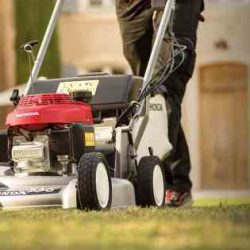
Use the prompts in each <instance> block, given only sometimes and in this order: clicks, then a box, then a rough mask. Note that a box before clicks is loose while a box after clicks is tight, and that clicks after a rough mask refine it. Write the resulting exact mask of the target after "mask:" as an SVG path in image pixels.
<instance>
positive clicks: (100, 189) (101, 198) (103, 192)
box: [96, 162, 110, 208]
mask: <svg viewBox="0 0 250 250" xmlns="http://www.w3.org/2000/svg"><path fill="white" fill-rule="evenodd" d="M96 194H97V199H98V202H99V204H100V206H101V207H102V208H106V207H107V205H108V202H109V196H110V190H109V178H108V173H107V169H106V167H105V165H104V163H102V162H100V163H99V164H98V165H97V168H96Z"/></svg>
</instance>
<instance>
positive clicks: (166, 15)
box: [130, 0, 175, 148]
mask: <svg viewBox="0 0 250 250" xmlns="http://www.w3.org/2000/svg"><path fill="white" fill-rule="evenodd" d="M174 8H175V0H168V1H167V3H166V6H165V9H164V12H163V15H162V19H161V22H160V25H159V28H158V32H157V35H156V38H155V42H154V46H153V49H152V52H151V55H150V59H149V62H148V66H147V69H146V73H145V76H144V79H143V85H142V89H141V92H142V91H144V89H145V88H146V87H147V84H148V83H149V81H150V80H151V77H152V75H153V73H154V70H155V66H156V63H157V60H158V58H159V54H160V50H161V46H162V43H163V40H164V37H165V34H166V30H167V27H168V25H169V23H170V20H171V14H172V11H173V10H174ZM149 105H150V103H149V97H146V98H145V99H144V100H142V101H141V105H140V108H139V110H138V112H137V113H136V114H135V116H134V117H133V119H132V120H131V122H130V128H131V129H132V130H136V132H134V134H133V139H134V142H135V145H136V146H135V148H137V147H138V145H139V143H140V140H141V138H142V135H143V133H144V130H145V128H146V125H147V122H148V115H149ZM140 117H141V119H142V120H141V121H140V122H141V123H140V125H139V128H138V129H135V127H136V126H138V121H139V118H140Z"/></svg>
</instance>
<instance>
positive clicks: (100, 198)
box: [77, 152, 112, 210]
mask: <svg viewBox="0 0 250 250" xmlns="http://www.w3.org/2000/svg"><path fill="white" fill-rule="evenodd" d="M77 200H78V202H77V203H78V208H79V209H82V210H106V209H109V208H110V206H111V201H112V185H111V177H110V174H109V169H108V164H107V161H106V159H105V156H104V155H103V154H101V153H96V152H94V153H87V154H84V155H83V156H82V157H81V159H80V162H79V166H78V185H77Z"/></svg>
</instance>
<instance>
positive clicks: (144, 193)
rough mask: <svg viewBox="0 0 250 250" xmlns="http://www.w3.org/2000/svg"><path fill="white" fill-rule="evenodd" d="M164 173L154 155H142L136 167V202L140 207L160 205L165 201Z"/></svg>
mask: <svg viewBox="0 0 250 250" xmlns="http://www.w3.org/2000/svg"><path fill="white" fill-rule="evenodd" d="M165 190H166V182H165V174H164V170H163V166H162V162H161V161H160V159H159V158H158V157H156V156H146V157H143V158H142V159H141V160H140V162H139V165H138V169H137V185H136V202H137V205H139V206H142V207H150V206H155V207H162V206H163V205H164V203H165Z"/></svg>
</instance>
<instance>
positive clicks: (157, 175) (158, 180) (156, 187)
mask: <svg viewBox="0 0 250 250" xmlns="http://www.w3.org/2000/svg"><path fill="white" fill-rule="evenodd" d="M163 178H164V177H163V174H162V170H161V167H160V166H159V165H156V166H155V168H154V172H153V192H154V199H155V204H156V205H157V206H158V207H159V206H161V205H162V203H163V201H164V192H165V190H164V179H163Z"/></svg>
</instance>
